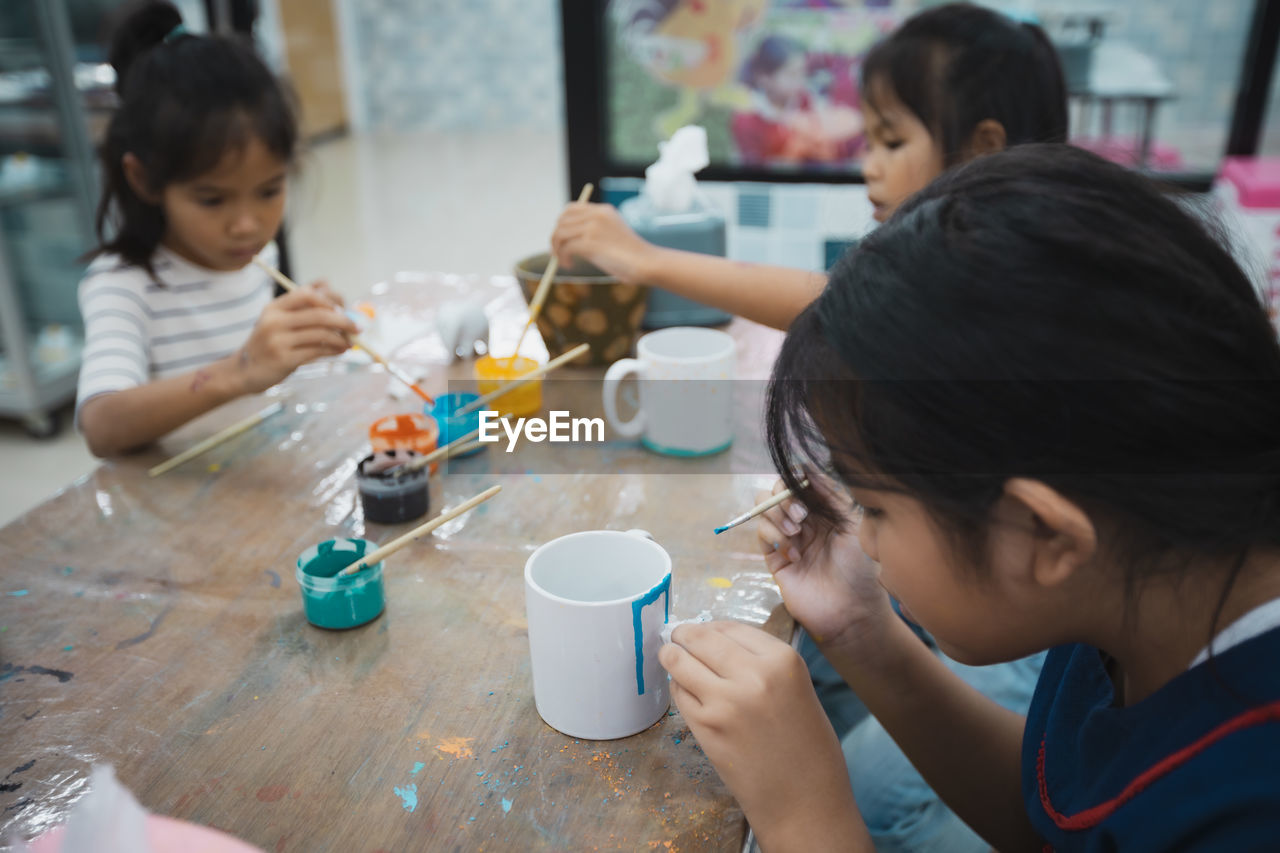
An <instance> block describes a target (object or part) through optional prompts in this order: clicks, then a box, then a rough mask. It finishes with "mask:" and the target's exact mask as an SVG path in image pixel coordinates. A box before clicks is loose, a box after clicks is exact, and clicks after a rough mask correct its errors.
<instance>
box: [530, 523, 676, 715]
mask: <svg viewBox="0 0 1280 853" xmlns="http://www.w3.org/2000/svg"><path fill="white" fill-rule="evenodd" d="M524 589H525V611H526V614H527V616H528V621H529V654H530V657H531V659H532V664H533V698H534V703H535V704H536V705H537V707H538V713H539V714H540V715H541V716H542V719H543V720H545V721H546V723H547V725H549V726H551V727H552V728H553V729H556V730H557V731H560V732H563V733H564V734H567V735H569V736H571V737H576V738H584V739H586V740H610V739H613V738H620V737H627V736H628V735H633V734H635V733H637V732H642V731H644V730H645V729H647V728H648V727H649V726H651V725H653V724H654V723H655V722H657V721H658V720H659V719H660V718H661V717H662V715H663V714H665V713H666V712H667V706H668V705H669V704H670V694H669V692H668V687H667V673H666V670H664V669H663V668H662V665H661V664H659V663H658V649H660V648H662V628H663V626H664V625H665V624H666V622H667V619H668V618H669V616H670V605H671V557H670V555H668V554H667V552H666V551H665V550H663V548H662V547H661V546H660V545H658V544H657V543H656V542H654V541H653V538H652V537H651V536H649V534H648V533H646V532H645V531H643V530H629V531H627V532H625V533H624V532H622V531H620V530H589V531H586V532H584V533H572V534H570V535H568V536H561V537H560V538H559V539H553V540H551V541H550V542H548V543H546V544H545V545H543V546H541V547H540V548H538V549H537V550H536V551H534V552H533V553H532V554H530V555H529V559H528V561H527V562H526V563H525V565H524Z"/></svg>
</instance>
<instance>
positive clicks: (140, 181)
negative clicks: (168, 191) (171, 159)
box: [120, 153, 160, 205]
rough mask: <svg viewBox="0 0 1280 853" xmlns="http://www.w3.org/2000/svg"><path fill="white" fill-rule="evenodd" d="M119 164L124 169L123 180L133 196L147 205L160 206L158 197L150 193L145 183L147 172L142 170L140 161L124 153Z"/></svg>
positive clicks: (132, 155)
mask: <svg viewBox="0 0 1280 853" xmlns="http://www.w3.org/2000/svg"><path fill="white" fill-rule="evenodd" d="M120 162H121V165H122V166H123V167H124V179H125V180H126V181H128V182H129V189H131V190H133V194H134V195H136V196H137V197H138V198H140V199H142V200H143V201H145V202H146V203H147V204H155V205H158V204H160V197H159V196H157V195H156V194H155V193H153V192H152V191H151V188H150V186H149V185H148V183H147V170H146V169H145V168H143V166H142V161H141V160H139V159H138V158H137V156H135V155H134V154H132V153H126V154H125V155H124V157H123V158H121V161H120Z"/></svg>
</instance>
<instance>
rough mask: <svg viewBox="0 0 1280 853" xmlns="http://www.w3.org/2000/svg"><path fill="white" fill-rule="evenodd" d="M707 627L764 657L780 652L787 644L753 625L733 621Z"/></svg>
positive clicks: (710, 624)
mask: <svg viewBox="0 0 1280 853" xmlns="http://www.w3.org/2000/svg"><path fill="white" fill-rule="evenodd" d="M707 627H708V628H711V629H712V630H714V631H716V632H718V633H720V634H721V635H723V636H724V637H726V638H727V639H729V640H731V641H732V642H734V643H735V644H737V645H738V646H739V647H741V648H742V649H745V650H746V651H748V652H750V653H751V654H753V655H764V654H769V653H771V652H777V651H779V646H786V645H787V644H786V643H784V642H782V641H781V640H779V639H778V638H777V637H774V636H771V635H770V634H767V633H765V632H764V631H762V630H760V629H759V628H756V627H754V626H752V625H747V624H745V623H743V622H734V621H732V620H723V621H720V622H709V623H707Z"/></svg>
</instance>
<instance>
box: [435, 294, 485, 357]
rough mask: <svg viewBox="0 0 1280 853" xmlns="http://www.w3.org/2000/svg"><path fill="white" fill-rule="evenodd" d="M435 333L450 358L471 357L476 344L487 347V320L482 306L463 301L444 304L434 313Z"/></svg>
mask: <svg viewBox="0 0 1280 853" xmlns="http://www.w3.org/2000/svg"><path fill="white" fill-rule="evenodd" d="M436 331H438V332H439V333H440V339H441V340H442V341H443V342H444V348H445V349H446V350H448V352H449V354H450V356H451V357H453V358H469V357H471V356H472V355H474V354H475V352H476V350H477V346H476V345H477V344H480V346H481V347H484V348H487V347H488V342H489V318H488V317H487V316H485V313H484V305H482V304H480V303H478V302H471V301H467V300H465V299H455V300H452V301H450V302H446V303H444V304H443V305H441V306H440V308H439V310H438V311H436Z"/></svg>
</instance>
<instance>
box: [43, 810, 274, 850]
mask: <svg viewBox="0 0 1280 853" xmlns="http://www.w3.org/2000/svg"><path fill="white" fill-rule="evenodd" d="M66 834H67V828H66V827H65V826H58V827H54V828H53V829H51V830H49V831H48V832H46V833H45V834H44V835H42V836H40V837H39V838H37V839H36V840H35V841H32V842H31V844H30V845H29V846H28V847H27V850H28V851H30V853H62V839H63V836H64V835H66ZM147 845H148V846H149V847H150V848H151V849H150V851H149V853H262V850H261V849H260V848H257V847H253V846H252V845H249V844H246V843H245V842H243V841H240V840H239V839H237V838H232V837H231V836H230V835H227V834H226V833H223V832H218V831H217V830H216V829H210V828H209V827H207V826H199V825H197V824H194V823H186V822H185V821H181V820H175V819H174V818H171V817H161V816H160V815H147Z"/></svg>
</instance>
